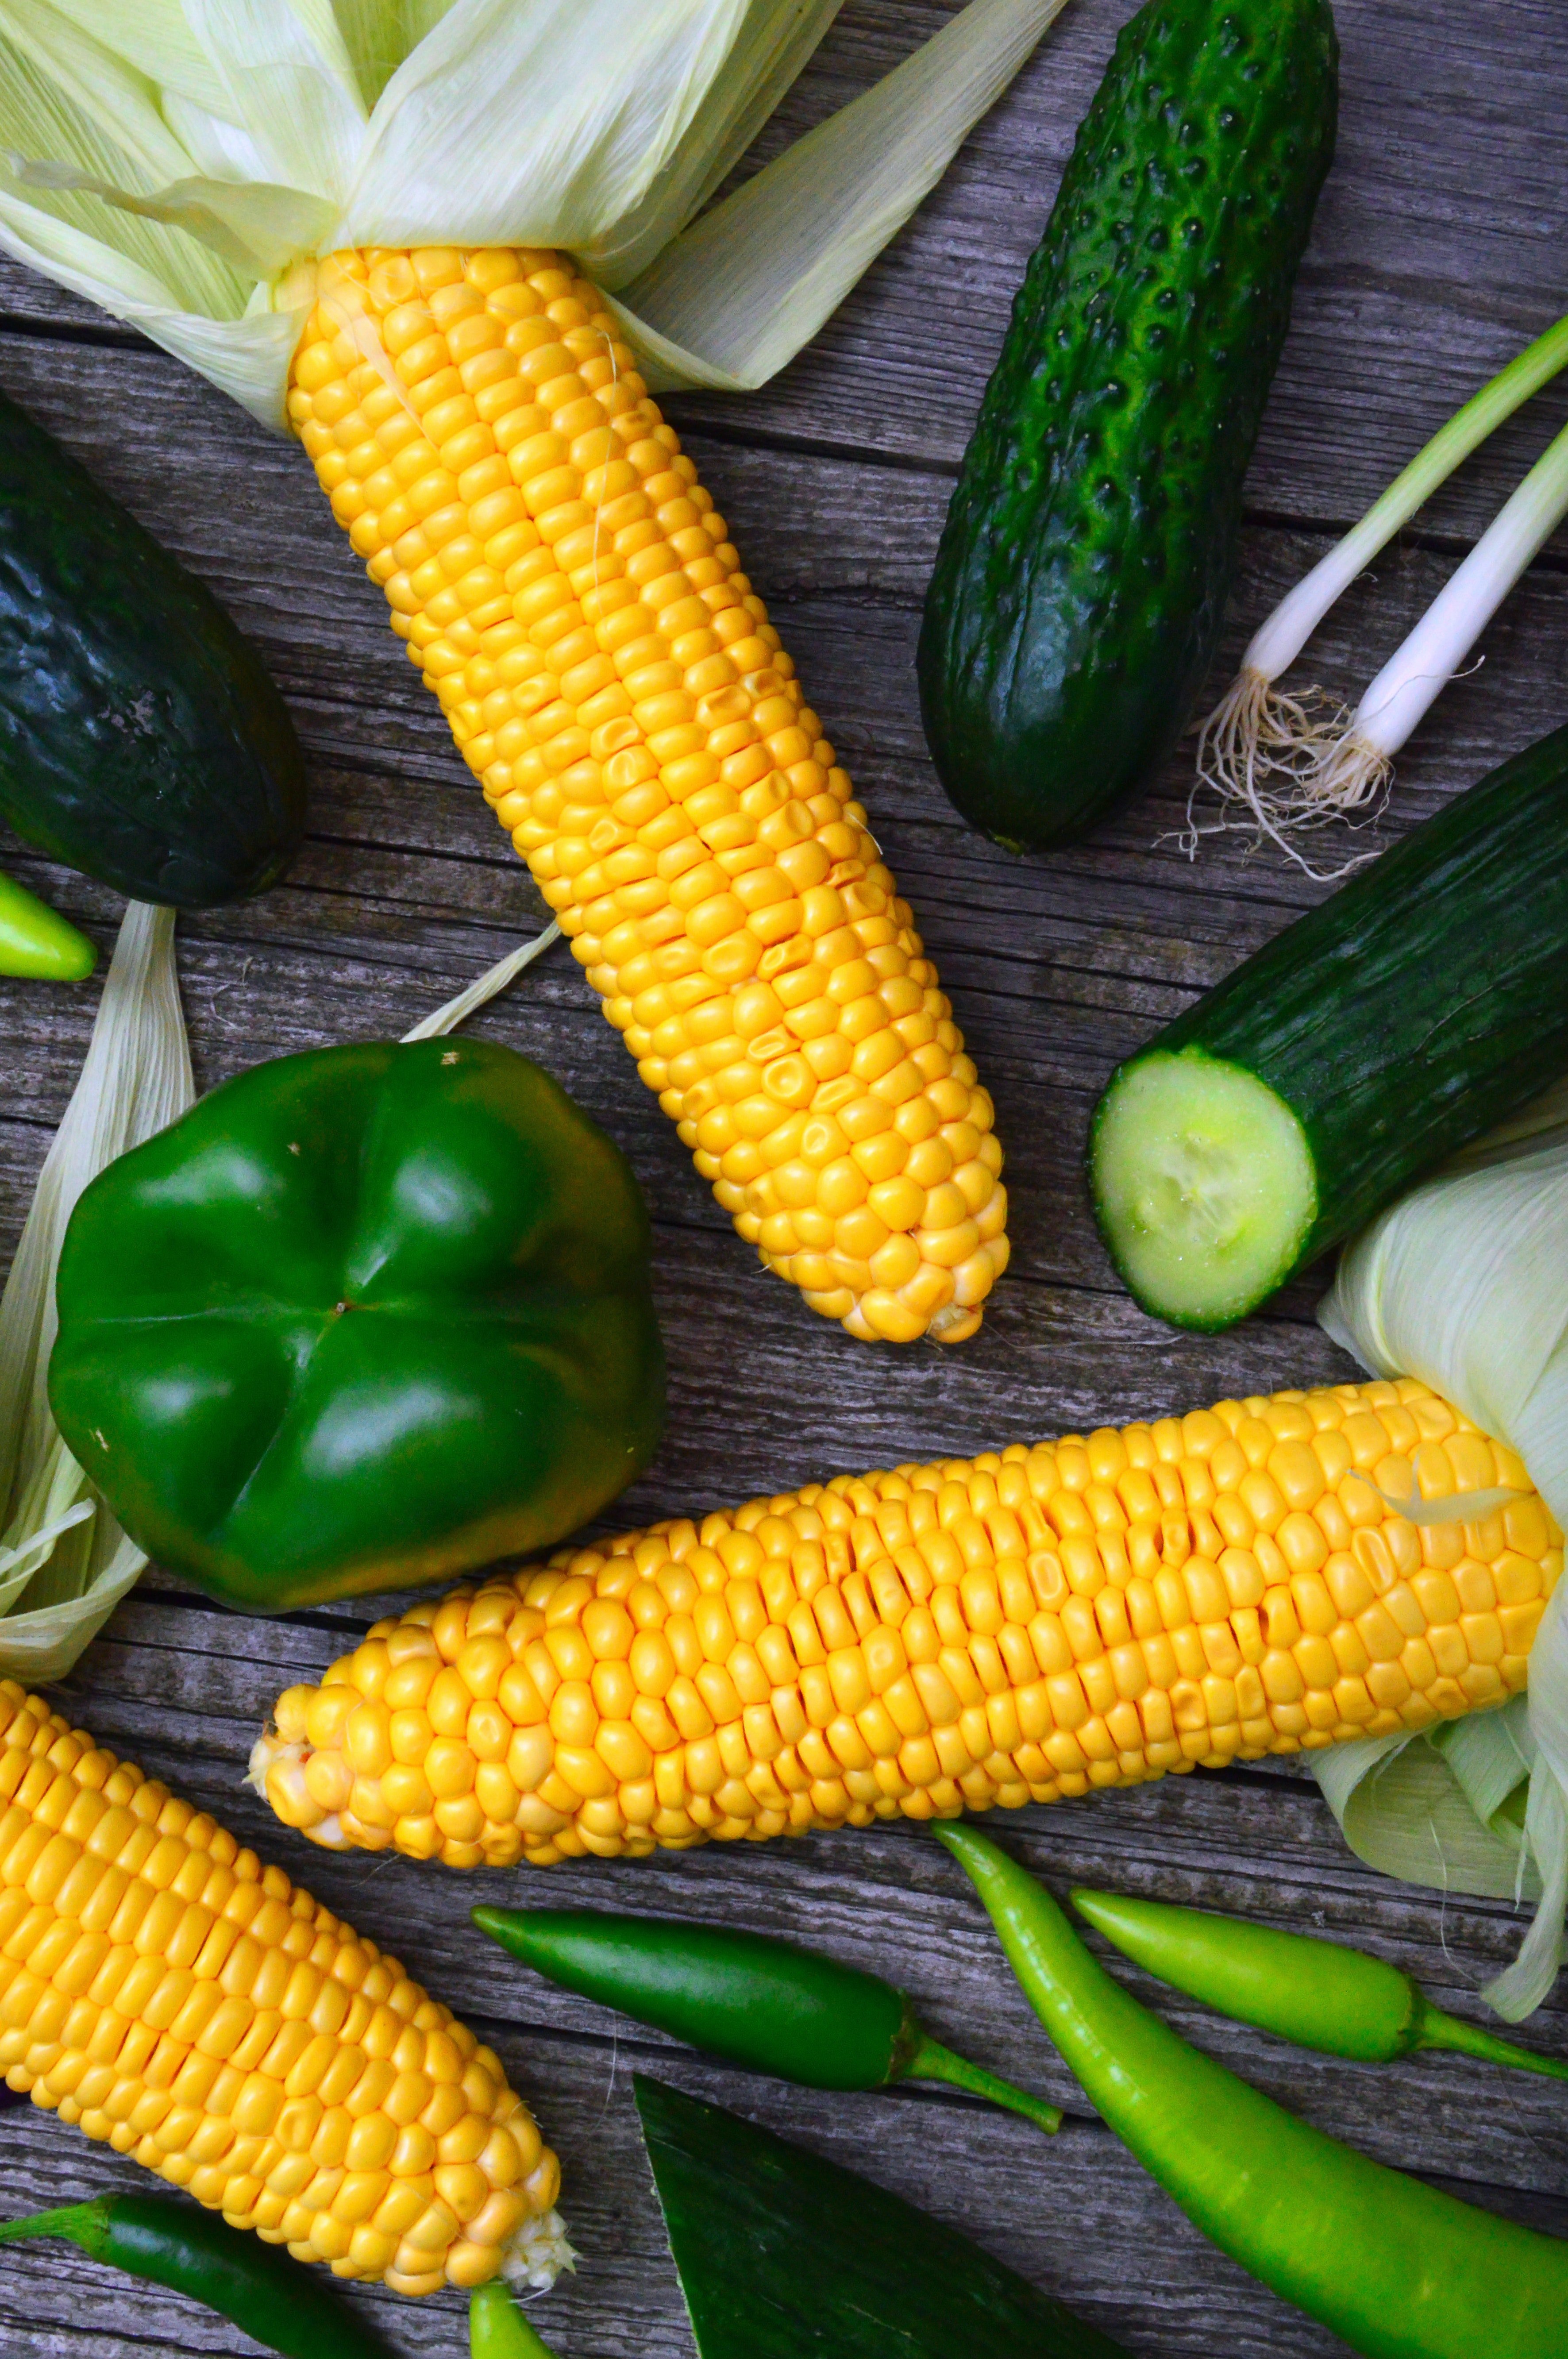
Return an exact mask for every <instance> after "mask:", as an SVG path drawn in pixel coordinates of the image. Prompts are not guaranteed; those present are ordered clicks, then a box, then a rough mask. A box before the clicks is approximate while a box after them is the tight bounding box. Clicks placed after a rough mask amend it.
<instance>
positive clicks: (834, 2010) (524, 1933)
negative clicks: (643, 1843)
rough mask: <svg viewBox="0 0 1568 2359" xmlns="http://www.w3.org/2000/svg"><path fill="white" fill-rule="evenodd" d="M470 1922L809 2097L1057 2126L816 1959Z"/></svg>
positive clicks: (705, 1931) (721, 1937)
mask: <svg viewBox="0 0 1568 2359" xmlns="http://www.w3.org/2000/svg"><path fill="white" fill-rule="evenodd" d="M474 1923H475V1924H476V1925H477V1926H478V1927H479V1930H480V1931H481V1932H483V1933H488V1934H489V1935H490V1936H491V1938H492V1940H496V1941H499V1942H500V1944H501V1946H502V1948H503V1949H506V1950H509V1951H511V1953H512V1955H513V1956H514V1957H515V1958H520V1959H521V1960H522V1962H523V1963H524V1964H525V1965H526V1966H532V1967H533V1968H534V1970H535V1972H536V1973H541V1974H545V1975H548V1977H549V1978H550V1981H551V1982H554V1983H560V1984H561V1985H562V1987H563V1988H565V1989H567V1990H574V1991H577V1992H578V1993H580V1995H582V1996H583V1998H594V1999H598V2000H599V2001H601V2003H602V2004H603V2005H604V2006H615V2007H619V2008H620V2010H621V2012H622V2014H623V2015H630V2016H635V2017H636V2018H637V2021H638V2022H639V2023H649V2024H652V2025H653V2026H654V2027H655V2028H656V2029H657V2030H659V2031H668V2032H670V2033H672V2034H673V2035H674V2037H675V2038H677V2039H685V2040H689V2041H690V2042H691V2046H692V2047H693V2048H702V2049H706V2050H707V2052H708V2054H709V2055H710V2056H722V2057H724V2059H725V2060H726V2061H727V2062H729V2063H731V2064H741V2065H744V2066H746V2068H747V2069H748V2070H749V2071H754V2072H774V2073H777V2074H778V2076H779V2079H780V2080H781V2081H798V2082H800V2083H801V2084H802V2085H803V2086H804V2087H806V2088H808V2089H885V2088H887V2085H888V2083H889V2082H893V2081H949V2082H952V2083H953V2086H954V2087H955V2088H959V2089H967V2090H969V2091H970V2092H971V2093H972V2094H974V2095H975V2096H979V2097H988V2098H989V2099H990V2100H991V2103H992V2104H996V2105H1005V2106H1007V2108H1008V2109H1009V2111H1011V2112H1013V2113H1015V2114H1023V2115H1024V2116H1025V2117H1026V2118H1027V2119H1028V2120H1029V2121H1031V2122H1033V2123H1034V2124H1035V2125H1036V2126H1037V2127H1038V2128H1040V2129H1042V2130H1046V2131H1054V2130H1058V2129H1060V2128H1061V2126H1062V2115H1061V2114H1060V2113H1059V2111H1058V2110H1057V2108H1056V2107H1055V2106H1054V2105H1048V2104H1046V2103H1045V2101H1044V2099H1043V2098H1040V2097H1031V2096H1029V2095H1027V2094H1026V2093H1025V2092H1024V2091H1023V2090H1021V2089H1015V2088H1012V2087H1011V2086H1010V2085H1009V2084H1008V2083H1007V2082H1006V2081H998V2080H997V2079H996V2077H995V2075H994V2074H992V2073H990V2072H986V2071H983V2070H982V2069H981V2067H980V2066H979V2065H978V2064H971V2063H969V2062H968V2060H966V2059H965V2058H964V2057H962V2056H955V2055H954V2054H953V2051H952V2049H948V2048H943V2047H942V2045H941V2044H940V2042H939V2041H937V2040H935V2039H932V2038H930V2037H929V2036H928V2034H927V2033H925V2032H923V2031H922V2030H921V2029H920V2025H919V2024H918V2023H917V2022H916V2020H915V2016H914V2009H913V2007H912V2006H911V2005H910V2003H909V2000H908V1999H907V1998H906V1997H905V1996H904V1994H903V1993H902V1991H898V1990H895V1989H894V1988H893V1985H892V1984H891V1983H885V1982H880V1981H878V1979H877V1976H876V1975H875V1974H867V1973H861V1972H860V1970H859V1968H858V1967H855V1966H841V1965H838V1964H835V1963H834V1962H833V1959H831V1958H824V1957H821V1956H819V1955H818V1953H817V1952H816V1951H814V1950H797V1949H796V1948H795V1947H794V1945H793V1944H792V1943H791V1942H789V1941H776V1940H769V1939H768V1936H767V1935H766V1934H761V1933H735V1932H731V1931H729V1930H726V1929H724V1928H722V1927H719V1926H713V1925H682V1924H679V1923H677V1922H676V1921H675V1920H674V1919H671V1918H669V1917H617V1916H611V1915H608V1914H605V1913H603V1912H601V1911H600V1910H597V1909H590V1908H527V1909H523V1908H476V1909H475V1910H474Z"/></svg>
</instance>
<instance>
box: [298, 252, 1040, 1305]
mask: <svg viewBox="0 0 1568 2359" xmlns="http://www.w3.org/2000/svg"><path fill="white" fill-rule="evenodd" d="M316 295H317V299H316V302H315V308H314V310H312V311H311V313H310V319H309V322H308V324H307V326H306V329H305V332H304V336H303V339H302V341H301V342H300V345H299V351H298V352H297V353H296V355H295V360H294V369H293V378H292V386H291V390H290V393H289V416H290V419H292V421H293V424H294V427H295V429H296V431H297V432H298V433H299V437H300V439H301V440H302V441H303V443H304V445H305V449H306V451H308V452H309V454H310V458H311V459H312V460H313V461H314V462H315V465H316V472H317V474H318V476H319V477H320V479H321V484H322V486H323V488H324V489H325V490H326V491H327V492H328V493H329V494H330V495H331V498H332V509H333V513H334V514H335V515H336V516H337V517H338V520H339V522H340V523H342V524H343V525H345V526H346V527H348V531H349V537H350V538H351V540H352V541H353V543H354V548H355V549H357V550H358V551H359V553H360V555H361V556H362V557H364V558H365V559H366V560H368V567H369V571H370V575H371V578H372V580H373V581H376V582H380V583H381V584H382V585H383V586H384V588H385V589H386V592H387V598H388V600H389V601H390V603H391V606H392V610H393V611H392V621H393V627H394V629H395V630H397V632H398V633H399V634H400V635H401V636H402V637H403V638H404V639H406V640H407V642H408V653H409V655H410V657H411V658H413V660H414V662H415V663H416V664H417V665H418V666H419V669H421V671H422V672H423V673H424V676H425V679H426V680H427V682H428V683H429V685H430V687H431V688H432V689H433V690H434V691H435V693H436V695H437V696H438V697H439V698H440V699H441V703H442V705H443V706H444V707H445V709H446V712H447V715H448V718H449V719H450V721H451V723H452V732H453V734H454V735H455V737H456V739H457V742H458V745H459V746H460V747H461V749H462V751H463V757H464V759H465V760H466V761H467V763H468V765H469V766H470V768H471V769H473V770H474V772H475V773H476V774H477V776H478V777H480V778H481V780H482V781H483V783H484V787H485V794H486V796H487V797H488V798H489V799H490V801H491V803H492V804H493V806H494V808H495V813H496V816H497V818H498V819H499V820H500V821H501V824H502V825H503V827H505V828H506V830H507V831H508V832H509V833H510V835H511V837H512V841H513V843H514V844H515V845H516V846H517V850H518V852H520V853H522V854H523V856H524V857H525V858H526V859H527V860H528V864H529V866H530V868H531V869H532V871H533V874H534V875H535V877H536V878H537V879H538V882H539V886H540V888H541V890H542V891H543V893H544V897H545V898H546V900H547V901H548V902H549V903H550V907H551V908H553V909H554V910H555V912H556V914H557V916H558V918H559V919H560V921H561V929H562V931H563V932H564V933H565V934H566V935H567V936H568V937H569V938H570V940H571V942H572V951H573V952H574V954H575V956H576V957H577V958H578V959H579V960H581V962H582V963H583V965H584V966H585V967H586V968H587V970H588V975H589V980H590V981H591V982H592V983H593V985H594V987H595V989H596V990H597V991H598V992H599V993H600V994H601V995H602V997H603V1000H604V1013H605V1015H606V1016H608V1017H609V1020H610V1022H611V1023H612V1024H613V1025H614V1026H615V1028H616V1029H617V1030H618V1031H620V1032H622V1033H624V1034H625V1036H626V1045H627V1047H628V1048H629V1049H631V1051H632V1054H633V1055H634V1056H635V1057H636V1059H637V1070H638V1071H639V1072H640V1073H641V1074H642V1077H643V1079H644V1081H645V1082H647V1083H648V1087H649V1088H650V1089H653V1090H656V1091H657V1092H658V1093H659V1103H660V1104H661V1105H662V1106H663V1107H664V1109H665V1111H666V1113H667V1114H670V1116H671V1117H672V1119H673V1120H674V1121H675V1122H676V1123H678V1124H679V1125H680V1132H681V1138H682V1139H683V1140H684V1141H685V1143H686V1145H687V1146H688V1147H691V1149H692V1152H693V1155H694V1157H695V1159H696V1164H697V1168H698V1169H699V1171H701V1172H702V1176H703V1178H704V1179H706V1180H711V1181H712V1183H713V1192H714V1194H715V1195H716V1196H717V1198H718V1200H719V1202H720V1203H721V1204H722V1205H723V1206H724V1210H725V1211H726V1212H728V1213H730V1214H731V1216H732V1217H733V1219H734V1221H735V1227H736V1228H737V1229H738V1230H739V1232H740V1234H741V1235H742V1236H743V1237H745V1238H746V1240H747V1241H748V1242H749V1243H750V1244H753V1245H756V1246H757V1251H758V1253H759V1255H760V1256H761V1258H762V1259H763V1261H764V1262H766V1263H767V1264H768V1266H769V1267H770V1268H772V1269H775V1270H777V1271H778V1272H779V1275H780V1276H781V1277H788V1278H789V1279H791V1280H792V1281H793V1282H794V1284H795V1285H797V1286H799V1287H800V1288H801V1290H802V1291H803V1293H804V1294H805V1297H806V1299H807V1301H808V1302H809V1303H810V1304H811V1307H812V1309H813V1310H819V1311H821V1312H822V1313H823V1315H824V1316H826V1317H828V1318H832V1319H837V1320H840V1321H843V1323H844V1326H845V1327H846V1328H847V1329H848V1330H849V1332H850V1333H851V1334H852V1335H856V1336H859V1337H861V1338H862V1339H863V1340H875V1339H877V1338H878V1337H880V1338H883V1339H886V1340H887V1341H891V1342H895V1343H909V1342H912V1341H913V1340H914V1339H915V1338H917V1337H918V1336H920V1335H927V1334H929V1335H931V1336H932V1337H934V1338H936V1339H937V1340H939V1341H941V1342H943V1343H958V1342H961V1341H962V1340H963V1339H964V1337H965V1336H968V1335H971V1334H973V1333H974V1332H975V1328H976V1327H977V1326H978V1325H979V1323H980V1316H981V1312H980V1305H981V1303H982V1301H983V1300H984V1299H985V1295H986V1294H987V1293H988V1292H989V1291H990V1288H991V1286H992V1284H993V1282H994V1281H995V1279H996V1277H998V1276H999V1275H1000V1274H1001V1272H1002V1270H1003V1269H1004V1268H1005V1267H1006V1266H1007V1234H1006V1226H1005V1223H1006V1219H1007V1194H1006V1190H1004V1189H1003V1187H1002V1186H1001V1183H1000V1181H999V1180H998V1178H997V1174H998V1172H999V1171H1000V1169H1001V1161H1002V1158H1001V1150H1000V1148H999V1147H998V1145H997V1143H996V1136H995V1135H994V1132H993V1130H992V1109H991V1103H990V1100H989V1098H988V1097H987V1096H986V1094H985V1091H984V1090H982V1089H980V1088H979V1087H978V1086H977V1084H976V1082H975V1068H974V1065H973V1064H972V1063H971V1061H970V1060H969V1058H968V1057H967V1056H966V1055H965V1054H964V1041H963V1037H962V1035H961V1034H960V1032H959V1030H958V1027H957V1026H956V1025H955V1024H954V1023H953V1015H952V1009H951V1007H950V1006H949V1004H948V1002H947V1000H946V998H945V997H944V996H943V995H942V992H941V991H940V990H939V989H938V987H937V979H936V970H935V968H934V967H933V966H932V964H931V961H930V960H929V959H928V958H927V957H926V956H925V953H924V951H923V950H922V948H921V945H920V936H919V935H918V934H917V933H916V932H915V930H914V926H913V922H912V920H911V918H910V914H909V907H908V905H907V904H906V903H905V902H903V901H901V900H899V899H898V898H897V897H896V893H895V887H894V882H893V878H892V876H891V875H889V873H888V871H887V868H886V867H885V866H884V865H883V864H882V860H881V857H880V853H879V852H878V849H877V844H876V843H875V841H874V840H873V838H872V836H871V835H870V833H869V832H868V830H867V828H866V813H865V811H864V810H862V808H861V806H860V805H859V804H858V803H857V802H855V801H854V800H852V799H851V788H850V782H849V779H848V778H847V777H846V776H845V775H844V771H843V770H842V769H841V768H840V767H839V766H838V763H837V760H836V757H835V756H834V754H833V747H832V746H831V745H828V744H827V743H826V741H825V739H824V737H823V734H822V724H821V723H820V722H819V721H818V719H817V717H816V715H815V713H813V712H811V711H810V710H809V709H808V708H807V706H806V705H805V703H804V701H803V700H802V697H801V692H800V686H799V684H798V682H797V681H796V679H795V668H794V665H793V664H792V663H791V662H790V660H789V657H788V656H787V655H785V654H784V653H783V651H782V649H781V648H780V647H779V635H778V633H777V631H775V630H774V629H773V628H772V627H771V625H769V624H768V617H767V611H766V609H765V608H764V606H763V603H762V601H761V600H760V599H759V598H758V597H757V596H756V595H755V593H754V592H753V591H752V589H751V586H750V583H749V582H747V580H746V576H745V575H744V574H743V573H742V572H741V571H740V570H739V560H738V558H737V557H736V555H735V550H734V549H733V548H732V547H731V546H730V543H729V540H728V538H727V534H726V528H725V526H724V520H723V518H722V517H720V516H717V515H715V514H714V512H713V501H712V500H711V499H710V497H709V496H708V495H707V493H706V492H704V491H703V490H702V487H701V485H700V484H698V482H697V479H696V478H697V471H696V469H695V467H694V466H693V465H692V463H691V461H690V459H687V458H685V457H684V456H683V455H682V454H681V445H680V440H679V439H678V437H677V436H676V434H675V433H674V431H673V430H672V429H670V427H668V426H666V425H665V424H664V422H663V420H662V419H661V418H660V417H659V411H658V409H657V408H656V407H655V405H654V403H653V402H652V401H651V400H649V398H648V391H647V388H646V386H644V384H643V382H642V379H641V378H640V377H639V376H638V375H637V371H636V368H635V365H634V364H633V359H632V355H631V353H630V351H629V350H628V348H627V347H626V345H625V344H624V343H622V342H620V341H619V340H618V338H617V337H616V335H615V321H614V320H613V318H612V317H611V315H610V314H609V313H608V312H607V311H606V310H605V308H604V303H603V300H602V299H601V298H600V297H599V296H597V295H596V294H595V292H594V290H593V288H591V287H590V286H588V285H586V284H585V283H584V282H583V280H582V279H580V278H576V277H573V275H572V272H571V271H570V270H569V269H567V268H566V267H564V266H563V265H562V263H561V258H560V257H559V256H558V255H553V254H543V253H529V252H515V251H512V250H510V249H506V248H487V249H485V250H482V251H479V252H468V253H460V252H458V251H457V250H455V249H453V248H449V247H430V248H421V249H418V250H416V251H414V252H412V253H403V252H384V251H380V250H372V251H370V252H366V253H357V252H349V253H344V254H340V255H334V256H332V258H331V259H330V260H329V261H327V262H325V263H322V264H321V265H320V266H318V269H317V276H316Z"/></svg>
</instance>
